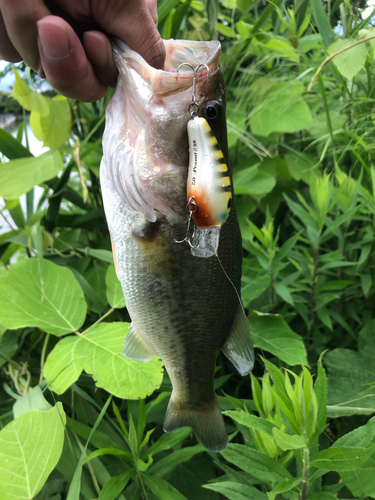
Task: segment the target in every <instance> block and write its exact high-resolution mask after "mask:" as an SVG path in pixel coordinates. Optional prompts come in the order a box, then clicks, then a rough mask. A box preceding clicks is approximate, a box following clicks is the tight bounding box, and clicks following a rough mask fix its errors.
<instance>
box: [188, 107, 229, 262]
mask: <svg viewBox="0 0 375 500" xmlns="http://www.w3.org/2000/svg"><path fill="white" fill-rule="evenodd" d="M187 130H188V138H189V173H188V180H187V199H188V208H189V210H190V212H191V214H192V218H193V220H194V222H195V224H196V226H197V227H196V230H195V233H194V237H193V241H192V243H193V246H192V253H193V255H195V256H197V257H210V256H212V255H215V254H216V252H217V249H218V246H219V236H220V228H221V226H222V225H223V224H224V222H225V221H226V220H227V218H228V215H229V212H230V209H231V205H232V185H231V179H230V176H229V171H228V166H227V165H226V161H225V158H224V155H223V153H222V151H221V149H220V146H219V144H218V142H217V140H216V137H215V135H214V133H213V132H212V130H211V127H210V126H209V124H208V123H207V120H206V119H205V118H201V117H198V116H194V117H192V119H191V120H190V122H189V123H188V126H187Z"/></svg>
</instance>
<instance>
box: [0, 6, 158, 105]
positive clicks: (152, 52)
mask: <svg viewBox="0 0 375 500" xmlns="http://www.w3.org/2000/svg"><path fill="white" fill-rule="evenodd" d="M156 3H157V0H48V1H47V0H45V1H43V0H0V58H2V59H5V60H6V61H9V62H18V61H21V60H24V61H25V63H26V64H27V65H28V66H30V67H31V68H33V69H34V70H36V71H38V73H39V75H40V76H42V77H44V76H45V77H46V78H47V79H48V81H49V83H50V84H51V85H52V87H54V88H55V89H56V90H57V91H58V92H60V93H61V94H63V95H65V96H67V97H72V98H75V99H80V100H82V101H88V102H89V101H95V100H97V99H100V98H101V97H102V96H103V95H104V94H105V93H106V91H107V89H108V86H115V85H116V81H117V74H118V72H117V69H116V66H115V63H114V60H113V56H112V49H111V44H110V41H109V39H108V37H107V36H106V34H105V33H108V34H110V35H115V36H117V37H118V38H120V39H121V40H123V41H124V42H125V43H127V44H128V45H129V47H130V48H131V49H133V50H135V51H136V52H138V53H139V54H140V55H141V56H142V57H143V58H144V59H145V60H146V61H147V62H148V63H149V64H150V65H152V66H154V67H155V68H158V69H160V68H162V67H163V65H164V59H165V49H164V44H163V41H162V40H161V37H160V35H159V32H158V30H157V28H156V23H157V13H156ZM51 14H55V15H51ZM98 30H101V31H98ZM103 31H104V32H105V33H103ZM78 35H80V36H81V39H80V38H79V36H78Z"/></svg>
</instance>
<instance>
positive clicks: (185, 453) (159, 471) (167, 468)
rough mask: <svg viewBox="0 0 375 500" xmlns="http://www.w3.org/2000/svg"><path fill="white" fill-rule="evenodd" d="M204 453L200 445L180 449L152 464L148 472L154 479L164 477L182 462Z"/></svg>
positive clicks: (203, 448)
mask: <svg viewBox="0 0 375 500" xmlns="http://www.w3.org/2000/svg"><path fill="white" fill-rule="evenodd" d="M204 451H206V449H205V447H204V446H203V445H202V444H197V445H195V446H188V447H186V448H181V449H180V450H174V451H173V452H172V453H170V454H169V455H167V456H166V457H164V458H162V459H161V460H159V461H158V462H156V463H154V464H153V465H152V466H151V467H150V469H149V472H150V473H151V474H153V476H156V477H164V476H166V475H167V474H169V473H170V472H172V470H173V469H174V468H175V467H176V466H177V465H178V464H182V463H184V462H188V461H189V460H190V459H191V458H192V457H194V456H195V455H197V454H198V453H203V452H204Z"/></svg>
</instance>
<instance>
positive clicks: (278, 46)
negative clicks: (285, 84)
mask: <svg viewBox="0 0 375 500" xmlns="http://www.w3.org/2000/svg"><path fill="white" fill-rule="evenodd" d="M263 46H264V47H265V48H266V49H268V50H271V51H272V52H275V53H276V54H278V55H280V56H284V57H286V58H287V59H289V60H290V61H293V62H295V63H296V64H299V54H298V52H297V50H296V49H295V48H294V47H293V45H292V44H291V43H290V41H289V40H288V39H285V38H283V37H276V36H274V37H272V38H271V40H270V41H269V42H267V43H265V44H264V45H263Z"/></svg>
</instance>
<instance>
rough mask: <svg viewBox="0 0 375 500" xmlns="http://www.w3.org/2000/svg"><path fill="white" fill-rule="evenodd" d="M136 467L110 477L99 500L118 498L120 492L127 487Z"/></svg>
mask: <svg viewBox="0 0 375 500" xmlns="http://www.w3.org/2000/svg"><path fill="white" fill-rule="evenodd" d="M134 472H135V469H129V470H126V471H125V472H123V473H122V474H120V475H119V476H114V477H111V479H109V481H107V482H106V483H105V485H104V486H103V489H102V491H101V492H100V495H99V498H98V500H116V498H117V497H118V496H119V495H120V493H121V492H122V491H123V490H124V489H125V487H126V485H127V484H128V482H129V480H130V479H131V477H132V475H133V474H134Z"/></svg>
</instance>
